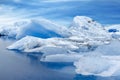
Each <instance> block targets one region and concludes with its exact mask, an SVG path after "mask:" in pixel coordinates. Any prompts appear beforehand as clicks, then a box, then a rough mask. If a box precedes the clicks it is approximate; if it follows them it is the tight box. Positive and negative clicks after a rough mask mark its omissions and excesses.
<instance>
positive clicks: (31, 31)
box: [16, 19, 70, 38]
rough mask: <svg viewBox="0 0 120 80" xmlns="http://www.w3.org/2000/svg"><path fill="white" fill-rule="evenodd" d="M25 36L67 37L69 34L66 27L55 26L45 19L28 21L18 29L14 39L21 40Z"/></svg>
mask: <svg viewBox="0 0 120 80" xmlns="http://www.w3.org/2000/svg"><path fill="white" fill-rule="evenodd" d="M26 35H30V36H36V37H40V38H50V37H68V36H70V32H69V31H68V29H67V28H66V27H64V26H61V25H58V24H55V23H53V22H51V21H49V20H47V19H34V20H30V21H29V22H28V23H27V24H26V25H25V26H23V27H22V28H21V29H20V31H19V32H18V34H17V36H16V38H22V37H25V36H26Z"/></svg>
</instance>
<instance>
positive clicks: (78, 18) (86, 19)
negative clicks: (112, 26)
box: [73, 16, 94, 23]
mask: <svg viewBox="0 0 120 80" xmlns="http://www.w3.org/2000/svg"><path fill="white" fill-rule="evenodd" d="M73 21H74V22H78V21H81V22H88V23H90V22H94V20H93V19H92V18H90V17H87V16H76V17H74V19H73Z"/></svg>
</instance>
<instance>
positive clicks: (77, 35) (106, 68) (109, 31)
mask: <svg viewBox="0 0 120 80" xmlns="http://www.w3.org/2000/svg"><path fill="white" fill-rule="evenodd" d="M4 26H6V27H4ZM4 26H3V25H1V26H0V35H1V36H2V35H4V36H8V37H11V38H14V39H18V41H16V42H15V43H13V44H12V45H10V46H8V47H7V49H10V50H19V51H22V52H40V53H43V55H42V57H41V58H40V61H42V62H73V63H74V66H75V67H76V73H77V74H83V75H97V76H114V75H116V74H117V71H118V70H120V68H119V67H120V65H119V63H120V56H119V52H120V51H119V49H118V47H119V45H118V44H119V28H118V27H116V26H119V25H112V26H106V27H103V26H102V25H101V24H100V23H98V22H97V21H95V20H93V19H91V18H89V17H86V16H76V17H74V18H73V21H72V23H71V25H70V26H69V27H65V26H62V25H58V24H56V23H54V22H51V21H49V20H47V19H31V20H26V21H21V22H17V23H14V24H12V25H9V26H8V25H4ZM100 54H101V55H100ZM113 54H114V55H113ZM116 55H117V56H116Z"/></svg>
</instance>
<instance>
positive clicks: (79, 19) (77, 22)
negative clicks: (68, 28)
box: [72, 16, 102, 29]
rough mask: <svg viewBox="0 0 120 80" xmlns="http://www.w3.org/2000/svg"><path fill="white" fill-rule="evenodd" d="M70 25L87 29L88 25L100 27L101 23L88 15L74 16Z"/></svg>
mask: <svg viewBox="0 0 120 80" xmlns="http://www.w3.org/2000/svg"><path fill="white" fill-rule="evenodd" d="M72 26H74V27H77V28H80V27H82V28H84V29H87V28H89V27H96V26H97V27H101V26H102V25H101V24H100V23H98V22H96V21H95V20H93V19H92V18H90V17H86V16H76V17H74V19H73V23H72Z"/></svg>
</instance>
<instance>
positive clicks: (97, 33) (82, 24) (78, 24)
mask: <svg viewBox="0 0 120 80" xmlns="http://www.w3.org/2000/svg"><path fill="white" fill-rule="evenodd" d="M70 30H71V32H72V34H73V35H76V36H80V37H83V38H88V39H97V40H105V39H109V38H110V36H109V34H108V33H107V31H105V29H104V28H103V27H102V25H101V24H100V23H98V22H96V21H94V20H93V19H91V18H89V17H86V16H76V17H74V19H73V22H72V25H71V26H70Z"/></svg>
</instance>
